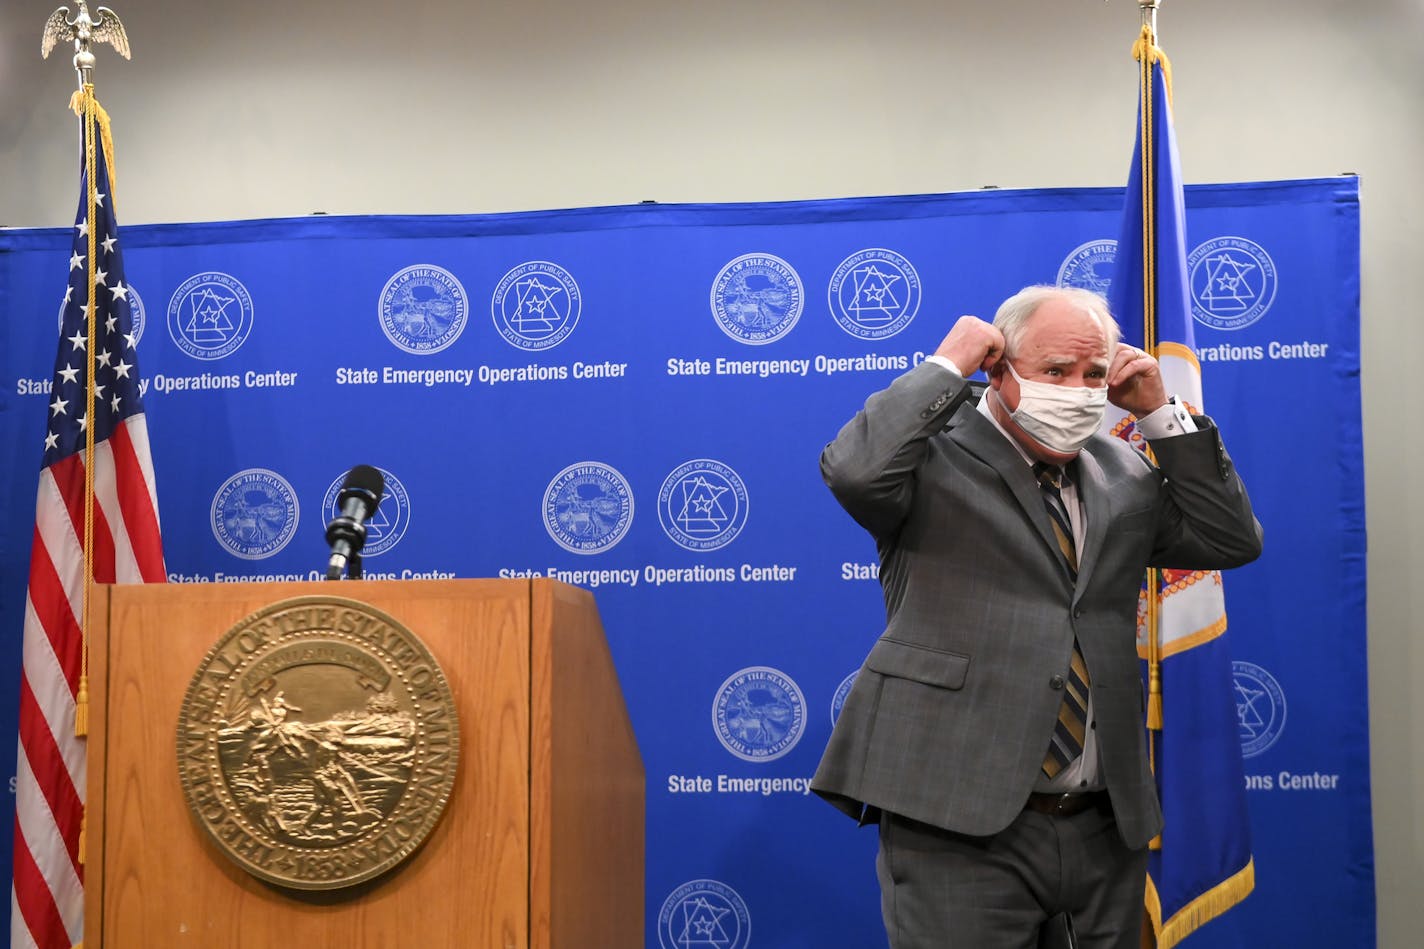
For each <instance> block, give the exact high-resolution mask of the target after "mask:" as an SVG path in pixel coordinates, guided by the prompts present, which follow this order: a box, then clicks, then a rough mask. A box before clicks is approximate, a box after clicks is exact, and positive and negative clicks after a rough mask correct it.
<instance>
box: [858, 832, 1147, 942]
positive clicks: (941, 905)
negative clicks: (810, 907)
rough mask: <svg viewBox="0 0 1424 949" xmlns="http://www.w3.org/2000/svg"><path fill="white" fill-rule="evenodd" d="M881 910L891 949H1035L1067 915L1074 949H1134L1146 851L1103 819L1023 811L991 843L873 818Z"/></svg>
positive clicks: (1139, 922) (1138, 934)
mask: <svg viewBox="0 0 1424 949" xmlns="http://www.w3.org/2000/svg"><path fill="white" fill-rule="evenodd" d="M875 869H876V875H877V876H878V877H879V879H880V906H881V912H882V914H883V915H884V917H885V930H886V933H887V934H888V935H889V937H890V946H891V949H1034V947H1035V946H1037V945H1038V930H1039V927H1040V925H1042V923H1043V922H1044V921H1045V920H1046V919H1048V917H1050V916H1053V915H1056V914H1058V913H1060V912H1064V911H1067V912H1070V913H1072V914H1073V926H1074V929H1075V930H1076V931H1077V934H1078V945H1079V947H1080V949H1138V946H1139V945H1140V942H1139V941H1140V939H1141V932H1142V917H1143V907H1142V897H1143V891H1144V889H1145V887H1146V880H1147V851H1146V850H1145V849H1143V850H1129V849H1127V847H1126V846H1125V845H1124V844H1123V842H1122V838H1121V837H1119V836H1118V833H1117V826H1116V824H1115V823H1114V822H1113V818H1112V815H1111V814H1110V813H1103V812H1101V811H1098V810H1093V809H1089V810H1086V811H1084V812H1082V813H1080V814H1075V815H1073V816H1071V817H1054V816H1049V815H1047V814H1040V813H1037V812H1034V811H1024V812H1023V813H1022V814H1020V815H1019V816H1018V818H1017V819H1015V820H1014V822H1013V823H1012V824H1010V825H1009V826H1008V827H1007V828H1005V829H1004V830H1002V831H1000V832H999V833H997V834H995V835H994V836H992V837H970V836H966V835H964V834H956V833H954V832H952V831H948V830H942V829H940V828H938V827H931V826H930V825H928V824H921V823H919V822H917V821H912V820H908V819H906V818H903V817H898V816H896V815H894V814H882V815H881V816H880V853H879V856H878V857H877V858H876V862H875Z"/></svg>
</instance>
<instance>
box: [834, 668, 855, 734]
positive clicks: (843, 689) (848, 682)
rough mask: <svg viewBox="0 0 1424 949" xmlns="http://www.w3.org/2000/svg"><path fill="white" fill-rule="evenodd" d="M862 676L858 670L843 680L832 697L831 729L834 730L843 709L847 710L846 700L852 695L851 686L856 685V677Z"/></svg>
mask: <svg viewBox="0 0 1424 949" xmlns="http://www.w3.org/2000/svg"><path fill="white" fill-rule="evenodd" d="M858 675H860V670H859V669H857V670H855V671H854V672H852V673H851V674H850V675H848V676H846V677H845V678H844V679H842V680H841V684H840V685H838V686H836V694H835V695H833V696H831V727H832V728H834V727H835V725H836V720H837V719H838V718H840V717H841V709H843V708H845V702H846V698H847V697H848V696H849V695H850V688H851V686H853V685H855V677H856V676H858Z"/></svg>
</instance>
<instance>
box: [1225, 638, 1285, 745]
mask: <svg viewBox="0 0 1424 949" xmlns="http://www.w3.org/2000/svg"><path fill="white" fill-rule="evenodd" d="M1231 679H1232V683H1233V685H1234V687H1235V689H1236V718H1237V722H1238V724H1239V725H1240V726H1241V757H1243V758H1254V757H1256V756H1257V755H1259V754H1261V753H1262V752H1263V751H1265V750H1266V749H1267V748H1269V747H1271V746H1272V745H1274V744H1275V743H1276V740H1277V739H1278V738H1280V737H1281V731H1282V730H1283V729H1284V728H1285V726H1286V696H1285V692H1283V691H1282V690H1281V684H1280V683H1279V682H1277V681H1276V679H1275V676H1273V675H1271V674H1270V673H1269V672H1267V671H1266V670H1265V669H1262V668H1261V667H1260V666H1258V665H1255V664H1254V663H1250V662H1233V663H1232V664H1231Z"/></svg>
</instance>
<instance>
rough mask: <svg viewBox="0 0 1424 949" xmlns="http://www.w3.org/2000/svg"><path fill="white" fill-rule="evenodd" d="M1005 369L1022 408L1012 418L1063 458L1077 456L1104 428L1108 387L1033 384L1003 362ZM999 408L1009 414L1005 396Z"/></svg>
mask: <svg viewBox="0 0 1424 949" xmlns="http://www.w3.org/2000/svg"><path fill="white" fill-rule="evenodd" d="M1004 365H1005V366H1006V367H1007V368H1008V370H1009V374H1010V375H1011V376H1013V377H1014V379H1015V380H1017V381H1018V384H1019V407H1018V408H1016V409H1014V410H1013V411H1012V412H1009V418H1011V419H1013V420H1014V422H1015V423H1016V424H1017V425H1018V427H1019V428H1021V429H1023V430H1024V431H1025V432H1027V433H1028V434H1029V436H1030V437H1031V438H1033V440H1034V441H1036V442H1038V443H1040V444H1041V445H1043V446H1044V447H1045V448H1050V449H1052V450H1053V451H1056V452H1058V453H1059V454H1063V455H1071V454H1074V453H1075V452H1077V451H1078V449H1080V448H1082V447H1083V446H1084V445H1086V444H1087V443H1088V439H1090V438H1092V437H1093V434H1094V433H1095V432H1097V430H1098V429H1099V428H1100V427H1101V426H1102V424H1103V415H1104V413H1106V412H1107V407H1108V390H1107V387H1106V386H1099V387H1097V388H1089V387H1087V386H1056V385H1051V384H1049V383H1047V382H1031V381H1029V380H1028V379H1025V378H1024V377H1023V376H1021V375H1019V374H1018V373H1017V372H1014V367H1013V365H1012V364H1011V363H1010V362H1009V361H1008V360H1004ZM995 395H998V393H997V391H996V392H995ZM999 404H1000V405H1003V406H1004V409H1005V411H1007V410H1008V408H1009V407H1008V405H1007V404H1005V403H1004V399H1003V396H999Z"/></svg>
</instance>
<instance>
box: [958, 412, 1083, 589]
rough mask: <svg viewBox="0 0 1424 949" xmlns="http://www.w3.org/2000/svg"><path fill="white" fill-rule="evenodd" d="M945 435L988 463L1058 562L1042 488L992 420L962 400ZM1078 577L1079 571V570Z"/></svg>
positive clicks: (1059, 559) (1065, 573) (1031, 470)
mask: <svg viewBox="0 0 1424 949" xmlns="http://www.w3.org/2000/svg"><path fill="white" fill-rule="evenodd" d="M948 435H949V437H950V438H951V439H953V440H954V441H955V442H957V443H958V444H959V445H961V446H962V447H963V448H964V450H965V451H967V452H969V453H970V454H971V455H973V456H974V457H976V458H978V459H979V460H980V461H982V462H984V463H985V464H987V465H989V467H991V468H993V469H994V470H995V471H996V472H998V474H999V477H1000V478H1001V479H1003V482H1004V484H1005V485H1006V486H1007V487H1008V489H1009V491H1010V492H1012V493H1013V496H1014V498H1015V500H1017V501H1018V502H1019V506H1020V507H1021V508H1023V512H1024V516H1026V517H1027V518H1028V519H1029V522H1030V523H1032V524H1033V526H1034V529H1035V530H1037V531H1038V535H1039V537H1040V538H1041V539H1042V540H1043V545H1044V547H1045V548H1046V549H1047V551H1048V553H1049V555H1050V556H1052V557H1053V559H1054V560H1055V561H1058V562H1060V563H1061V562H1062V559H1063V555H1062V554H1061V553H1060V552H1059V550H1058V539H1057V538H1056V537H1055V536H1054V533H1053V525H1052V524H1051V523H1050V522H1049V520H1048V511H1047V509H1046V508H1045V507H1044V506H1043V489H1042V488H1040V487H1039V486H1038V481H1037V480H1036V479H1035V478H1034V476H1033V469H1032V468H1030V467H1029V465H1028V463H1027V462H1025V461H1024V460H1023V456H1022V455H1020V454H1019V452H1018V449H1016V448H1015V447H1014V446H1013V445H1011V444H1010V443H1009V440H1008V439H1007V438H1006V437H1005V436H1004V434H1003V432H1000V431H999V430H998V429H997V428H995V427H994V423H993V422H990V421H989V420H988V419H986V418H984V417H983V416H982V415H980V414H979V411H978V409H976V408H974V406H972V405H969V404H966V405H964V406H962V407H961V408H960V410H959V411H958V412H957V413H956V414H955V416H954V421H953V424H952V426H951V427H950V429H949V432H948ZM1079 576H1080V577H1081V576H1082V574H1081V573H1080V574H1079ZM1063 580H1064V582H1065V583H1066V582H1068V566H1067V565H1066V564H1063Z"/></svg>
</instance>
